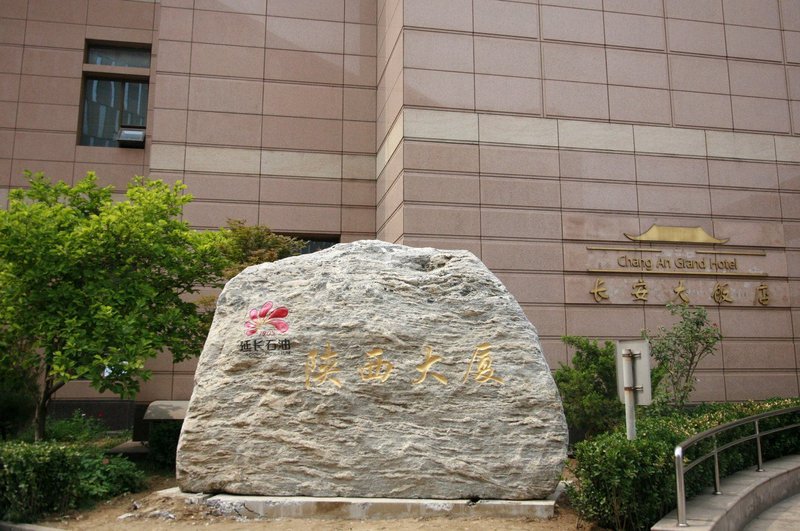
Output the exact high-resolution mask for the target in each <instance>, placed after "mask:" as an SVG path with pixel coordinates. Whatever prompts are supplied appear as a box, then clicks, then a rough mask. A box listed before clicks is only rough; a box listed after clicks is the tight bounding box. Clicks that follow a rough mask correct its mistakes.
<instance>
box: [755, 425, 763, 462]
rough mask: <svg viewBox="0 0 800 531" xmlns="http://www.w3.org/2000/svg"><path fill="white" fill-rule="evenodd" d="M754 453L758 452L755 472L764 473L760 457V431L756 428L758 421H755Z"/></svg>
mask: <svg viewBox="0 0 800 531" xmlns="http://www.w3.org/2000/svg"><path fill="white" fill-rule="evenodd" d="M756 452H758V468H757V469H756V472H763V471H764V460H763V458H762V457H761V430H760V429H759V426H758V419H756Z"/></svg>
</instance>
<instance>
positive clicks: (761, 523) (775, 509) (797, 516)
mask: <svg viewBox="0 0 800 531" xmlns="http://www.w3.org/2000/svg"><path fill="white" fill-rule="evenodd" d="M797 529H800V494H796V495H794V496H792V497H790V498H786V499H785V500H783V501H781V502H778V503H776V504H775V505H773V506H772V507H770V508H769V509H767V510H766V511H764V512H763V513H761V514H759V515H758V516H756V517H755V518H753V520H752V521H751V522H750V523H749V524H747V526H746V527H745V528H744V530H745V531H767V530H769V531H783V530H787V531H788V530H791V531H795V530H797Z"/></svg>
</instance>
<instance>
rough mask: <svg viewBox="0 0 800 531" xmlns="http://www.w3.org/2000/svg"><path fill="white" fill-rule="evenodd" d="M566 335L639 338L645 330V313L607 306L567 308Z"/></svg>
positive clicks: (634, 309)
mask: <svg viewBox="0 0 800 531" xmlns="http://www.w3.org/2000/svg"><path fill="white" fill-rule="evenodd" d="M566 316H567V328H566V332H565V333H566V334H569V335H582V336H589V337H593V338H600V339H606V338H609V339H610V338H620V339H623V338H639V337H640V336H641V331H642V328H644V312H642V310H641V309H640V308H619V307H613V306H605V307H604V308H603V311H602V312H598V311H597V309H596V308H593V307H589V308H581V307H574V308H571V307H567V308H566Z"/></svg>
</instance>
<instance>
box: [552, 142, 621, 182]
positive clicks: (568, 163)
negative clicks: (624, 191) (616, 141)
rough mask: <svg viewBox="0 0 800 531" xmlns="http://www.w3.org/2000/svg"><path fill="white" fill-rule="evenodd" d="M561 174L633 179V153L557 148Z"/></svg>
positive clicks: (615, 179) (609, 178)
mask: <svg viewBox="0 0 800 531" xmlns="http://www.w3.org/2000/svg"><path fill="white" fill-rule="evenodd" d="M559 157H560V164H561V176H562V177H575V178H579V179H592V180H594V179H604V180H612V181H631V182H633V181H635V180H636V166H635V162H634V157H633V155H623V154H616V153H596V152H590V151H569V150H565V149H562V150H559Z"/></svg>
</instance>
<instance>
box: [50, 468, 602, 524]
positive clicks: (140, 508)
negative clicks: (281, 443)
mask: <svg viewBox="0 0 800 531" xmlns="http://www.w3.org/2000/svg"><path fill="white" fill-rule="evenodd" d="M174 486H175V480H174V478H169V477H153V478H152V479H151V480H150V484H149V486H148V488H147V489H146V490H144V491H142V492H137V493H135V494H125V495H123V496H119V497H117V498H114V499H112V500H109V501H107V502H104V503H100V504H98V505H97V506H95V507H94V508H92V509H90V510H86V511H80V512H74V513H70V514H67V515H63V516H61V517H53V518H49V519H47V520H45V521H42V522H38V525H42V526H47V527H55V528H60V529H80V530H97V531H99V530H117V529H142V530H143V529H147V530H149V531H150V530H152V531H173V530H181V529H197V528H198V527H205V528H212V529H224V530H226V531H235V530H244V531H250V530H254V529H266V530H278V529H280V530H281V531H311V530H313V531H317V530H321V531H345V530H352V531H366V530H387V531H388V530H391V531H411V530H414V531H416V530H419V529H422V530H464V531H487V530H495V529H502V530H510V531H516V530H523V529H524V530H526V531H531V530H533V531H556V530H565V529H590V526H586V525H584V524H583V523H582V522H580V521H579V520H578V517H577V515H576V514H575V512H574V511H572V510H571V509H570V508H569V507H561V506H559V505H560V504H559V505H557V506H556V516H555V518H553V519H551V520H530V519H504V518H480V519H467V518H452V519H450V518H424V519H413V518H409V519H401V520H371V521H354V520H317V519H315V520H300V519H277V520H267V519H257V520H256V519H250V520H242V519H237V518H235V517H228V516H221V515H219V514H215V512H214V509H212V508H210V507H207V506H205V505H196V504H188V503H186V502H185V500H183V499H176V498H171V497H164V496H161V495H159V494H158V491H160V490H163V489H168V488H170V487H174ZM122 515H127V516H126V517H125V518H123V519H120V518H119V517H120V516H122Z"/></svg>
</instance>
